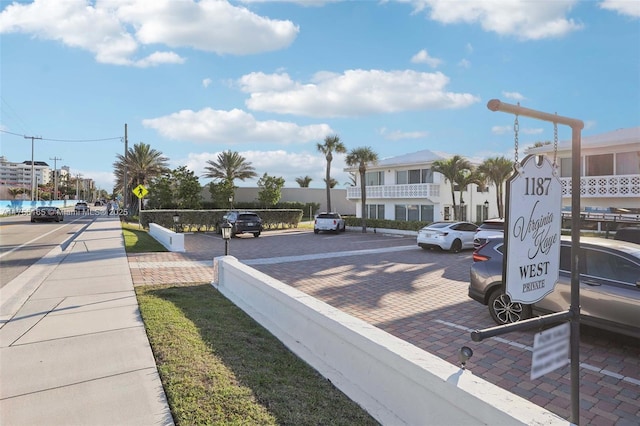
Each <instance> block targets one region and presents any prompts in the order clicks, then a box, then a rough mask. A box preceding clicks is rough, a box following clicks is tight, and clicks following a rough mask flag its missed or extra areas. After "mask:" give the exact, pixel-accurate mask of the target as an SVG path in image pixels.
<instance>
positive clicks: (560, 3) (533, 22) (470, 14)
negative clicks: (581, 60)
mask: <svg viewBox="0 0 640 426" xmlns="http://www.w3.org/2000/svg"><path fill="white" fill-rule="evenodd" d="M396 1H398V2H400V3H408V4H410V5H411V6H412V7H413V9H414V13H419V12H422V11H426V10H428V15H429V18H431V19H432V20H434V21H438V22H442V23H444V24H456V23H466V24H473V23H478V24H480V26H481V27H482V29H484V30H485V31H489V32H494V33H497V34H500V35H506V36H514V37H516V38H518V39H521V40H540V39H547V38H557V37H562V36H564V35H566V34H569V33H570V32H573V31H578V30H580V29H582V28H583V25H582V24H581V23H578V22H575V21H574V20H573V19H570V18H567V17H566V15H567V14H568V13H569V12H570V11H571V9H572V7H573V6H574V5H575V4H576V3H577V2H578V0H555V1H531V0H510V1H449V0H396ZM616 3H620V4H622V3H625V2H622V1H620V2H616ZM628 3H634V2H631V1H629V2H628ZM617 6H618V8H617V10H619V11H620V10H622V9H623V7H622V6H620V5H617ZM628 9H634V10H635V8H633V7H629V8H628ZM627 12H628V13H630V14H631V13H632V12H629V11H627Z"/></svg>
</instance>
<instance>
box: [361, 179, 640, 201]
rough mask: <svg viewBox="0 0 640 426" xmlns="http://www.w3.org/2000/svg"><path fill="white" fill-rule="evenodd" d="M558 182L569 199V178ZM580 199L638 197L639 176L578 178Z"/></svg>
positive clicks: (639, 187)
mask: <svg viewBox="0 0 640 426" xmlns="http://www.w3.org/2000/svg"><path fill="white" fill-rule="evenodd" d="M560 182H561V183H562V196H563V197H565V198H566V197H571V178H560ZM368 192H369V191H368V190H367V193H368ZM580 197H584V198H605V197H606V198H611V197H623V198H627V197H640V175H617V176H583V177H581V178H580Z"/></svg>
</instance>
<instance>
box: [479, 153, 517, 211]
mask: <svg viewBox="0 0 640 426" xmlns="http://www.w3.org/2000/svg"><path fill="white" fill-rule="evenodd" d="M478 171H479V172H481V173H482V174H484V175H485V176H486V177H487V180H488V181H489V182H491V183H492V184H493V185H495V187H496V205H497V206H498V216H499V217H500V218H504V213H505V212H504V183H505V181H506V180H507V178H508V177H509V176H511V174H512V173H513V161H510V160H508V159H507V158H506V157H492V158H487V159H486V160H484V161H483V162H482V164H480V166H478Z"/></svg>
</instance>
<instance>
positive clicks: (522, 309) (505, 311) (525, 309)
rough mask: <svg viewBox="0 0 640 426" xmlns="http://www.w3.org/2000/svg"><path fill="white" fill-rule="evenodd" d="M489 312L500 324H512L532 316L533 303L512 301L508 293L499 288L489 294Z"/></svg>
mask: <svg viewBox="0 0 640 426" xmlns="http://www.w3.org/2000/svg"><path fill="white" fill-rule="evenodd" d="M489 314H491V318H492V319H493V321H495V323H496V324H498V325H503V324H511V323H514V322H518V321H520V320H524V319H529V318H531V316H532V310H531V305H523V304H522V303H520V302H512V301H511V298H510V297H509V295H508V294H506V293H503V292H502V289H501V288H498V289H496V290H494V291H493V293H491V296H489Z"/></svg>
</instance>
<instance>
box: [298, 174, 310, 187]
mask: <svg viewBox="0 0 640 426" xmlns="http://www.w3.org/2000/svg"><path fill="white" fill-rule="evenodd" d="M312 180H313V179H311V176H305V177H297V178H296V183H297V184H298V185H300V188H308V187H309V184H310V183H311V181H312Z"/></svg>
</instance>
